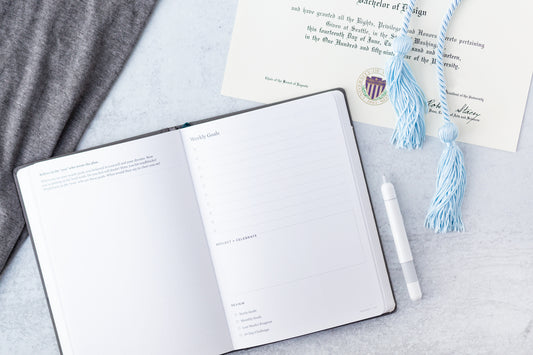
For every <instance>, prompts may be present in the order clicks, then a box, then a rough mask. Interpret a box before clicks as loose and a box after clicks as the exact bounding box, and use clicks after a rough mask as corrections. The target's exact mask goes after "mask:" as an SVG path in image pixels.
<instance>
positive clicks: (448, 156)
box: [425, 122, 466, 233]
mask: <svg viewBox="0 0 533 355" xmlns="http://www.w3.org/2000/svg"><path fill="white" fill-rule="evenodd" d="M457 134H458V130H457V126H455V124H453V123H451V122H447V123H446V124H445V125H443V126H442V127H441V128H440V129H439V137H440V139H441V140H442V142H444V143H446V145H447V146H446V148H445V149H444V152H443V153H442V155H441V158H440V161H439V166H438V169H437V189H436V192H435V196H434V197H433V201H432V203H431V206H430V208H429V211H428V214H427V216H426V223H425V224H426V228H429V229H433V230H434V231H435V233H446V232H462V231H464V226H463V221H462V219H461V205H462V203H463V196H464V193H465V186H466V170H465V165H464V158H463V152H461V149H459V147H458V146H457V145H456V144H455V139H456V138H457Z"/></svg>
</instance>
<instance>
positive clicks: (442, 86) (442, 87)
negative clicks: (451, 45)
mask: <svg viewBox="0 0 533 355" xmlns="http://www.w3.org/2000/svg"><path fill="white" fill-rule="evenodd" d="M460 3H461V0H452V3H451V4H450V8H449V9H448V11H447V12H446V14H445V15H444V18H443V20H442V26H441V28H440V32H439V37H438V39H437V53H436V57H437V58H436V62H437V63H436V64H437V80H438V83H439V100H440V105H441V110H442V116H443V118H444V120H445V121H446V122H450V111H449V109H448V99H447V97H446V80H445V79H444V60H443V57H444V55H443V53H444V42H445V41H446V32H448V25H449V23H450V20H451V18H452V16H453V13H454V12H455V9H456V8H457V6H459V4H460Z"/></svg>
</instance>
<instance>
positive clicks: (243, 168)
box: [181, 92, 383, 348]
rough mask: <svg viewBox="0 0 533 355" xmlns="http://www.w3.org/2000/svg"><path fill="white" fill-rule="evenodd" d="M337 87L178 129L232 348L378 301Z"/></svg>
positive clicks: (351, 316) (364, 311)
mask: <svg viewBox="0 0 533 355" xmlns="http://www.w3.org/2000/svg"><path fill="white" fill-rule="evenodd" d="M337 96H338V92H337V93H336V94H335V93H332V92H329V93H325V94H321V95H317V96H312V97H309V98H305V99H301V100H296V101H292V102H288V103H285V104H281V105H276V106H271V107H268V108H265V109H262V110H257V111H252V112H248V113H244V114H240V115H237V116H233V117H229V118H224V119H221V120H215V121H211V122H208V123H204V124H201V125H197V126H192V127H188V128H185V129H182V130H181V131H182V135H183V141H184V145H185V147H186V151H187V156H188V158H189V162H190V166H191V173H192V175H193V178H194V179H193V181H194V184H195V188H196V192H197V196H198V200H199V205H200V210H201V213H202V217H203V220H204V226H205V229H206V234H207V237H208V243H209V246H210V250H211V255H212V258H213V262H214V265H215V270H216V274H217V279H218V282H219V287H220V290H221V293H222V298H223V302H224V306H225V309H226V317H227V318H228V322H229V324H230V330H231V333H232V338H233V342H234V346H235V347H236V348H242V347H247V346H253V345H258V344H261V343H267V342H271V341H276V340H280V339H284V338H288V337H293V336H297V335H300V334H305V333H309V332H312V331H317V330H321V329H325V328H328V327H332V326H337V325H340V324H345V323H349V322H352V321H355V320H358V319H362V318H366V317H368V315H369V314H371V315H377V314H380V313H381V312H382V311H383V304H382V299H381V294H380V291H379V285H378V284H379V282H378V276H377V275H376V271H375V267H374V265H373V259H372V255H371V252H370V247H369V243H368V232H367V229H366V228H367V227H366V225H365V220H364V213H363V211H361V207H360V206H361V204H360V203H359V202H360V201H359V196H358V192H357V189H356V187H355V184H354V177H353V172H352V167H351V164H350V157H349V155H348V152H347V148H346V143H345V138H344V136H343V128H342V127H341V121H342V124H345V125H346V124H347V125H349V119H348V117H347V116H344V115H343V116H342V117H340V116H339V111H338V109H337V100H336V97H337ZM341 96H342V95H341ZM350 143H351V144H353V145H355V142H354V141H352V142H350ZM363 183H364V181H363ZM311 310H312V311H311Z"/></svg>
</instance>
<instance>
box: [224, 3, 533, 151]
mask: <svg viewBox="0 0 533 355" xmlns="http://www.w3.org/2000/svg"><path fill="white" fill-rule="evenodd" d="M448 5H449V1H447V0H442V1H429V0H419V1H418V2H417V7H416V8H415V9H414V13H413V17H412V19H411V24H410V28H409V35H410V36H411V37H412V38H413V48H412V50H411V51H410V52H409V53H408V54H407V56H406V59H407V62H408V63H409V64H410V65H411V67H412V69H413V73H414V75H415V77H416V78H417V80H418V82H419V84H420V86H421V87H422V89H423V90H424V93H425V94H426V97H427V99H428V108H429V112H428V115H427V116H426V128H427V129H426V131H427V134H429V135H432V136H437V130H438V128H439V127H440V125H441V112H440V103H439V100H438V89H437V82H436V74H435V48H436V45H437V43H436V42H437V34H438V31H439V28H440V24H441V21H442V17H443V16H444V13H445V12H446V10H447V7H448ZM406 6H407V5H406V4H404V3H403V2H398V1H393V0H329V1H320V0H299V1H298V0H292V1H287V0H269V1H253V0H240V1H239V6H238V9H237V15H236V19H235V28H234V31H233V37H232V43H231V47H230V51H229V54H228V60H227V65H226V72H225V76H224V83H223V86H222V94H224V95H227V96H233V97H238V98H242V99H247V100H251V101H256V102H262V103H270V102H274V101H279V100H283V99H287V98H289V97H294V96H300V95H304V94H308V93H312V92H316V91H320V90H326V89H330V88H332V87H342V88H344V89H345V90H346V92H347V96H348V102H349V105H350V109H351V112H352V117H353V119H354V121H358V122H363V123H369V124H374V125H378V126H382V127H390V128H392V127H394V125H395V122H396V117H395V115H394V112H393V108H392V106H391V104H390V102H389V101H388V96H387V90H386V81H385V76H384V67H385V65H386V62H387V60H388V59H389V58H390V57H391V56H392V55H393V53H392V40H393V39H394V38H395V36H396V35H397V33H398V31H399V27H400V25H401V23H402V18H403V15H404V12H405V8H406ZM531 13H533V2H529V1H515V2H512V3H509V4H507V3H502V2H494V1H483V0H468V1H464V2H463V3H462V4H461V5H460V7H459V8H458V10H457V12H456V14H455V15H454V18H453V19H452V22H451V23H450V27H449V29H448V35H447V38H446V48H445V55H444V57H445V58H444V66H445V68H444V70H445V76H446V81H447V88H448V103H449V107H450V113H451V116H452V119H453V120H454V122H455V123H456V124H457V126H458V127H459V132H460V133H459V137H458V140H459V141H462V142H467V143H472V144H477V145H481V146H485V147H491V148H495V149H501V150H506V151H516V147H517V144H518V137H519V134H520V127H521V125H522V118H523V114H524V110H525V105H526V101H527V96H528V90H529V85H530V81H531V74H532V72H533V70H532V69H533V68H532V67H533V50H532V47H531V46H530V45H529V44H528V43H529V35H530V31H528V30H527V28H526V27H527V26H526V24H527V23H529V21H530V18H529V17H530V14H531Z"/></svg>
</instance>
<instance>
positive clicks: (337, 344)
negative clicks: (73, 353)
mask: <svg viewBox="0 0 533 355" xmlns="http://www.w3.org/2000/svg"><path fill="white" fill-rule="evenodd" d="M236 6H237V0H225V1H222V2H213V1H206V0H194V1H193V0H182V1H179V2H178V1H172V0H161V1H160V3H159V5H158V7H157V8H156V11H155V13H154V16H153V17H152V19H151V21H150V23H149V25H148V28H147V29H146V31H145V33H144V35H143V37H142V39H141V41H140V43H139V45H138V47H137V48H136V50H135V52H134V54H133V56H132V58H131V60H130V61H129V63H128V65H127V67H126V68H125V70H124V72H123V73H122V75H121V77H120V79H119V81H118V82H117V84H116V85H115V86H114V88H113V90H112V92H111V94H110V96H109V97H108V98H107V100H106V102H105V104H104V105H103V107H102V108H101V110H100V111H99V113H98V115H97V117H96V119H95V120H94V122H93V124H92V125H91V127H90V129H89V130H88V131H87V133H86V135H85V136H84V139H83V141H82V143H81V146H80V147H90V146H94V145H97V144H101V143H106V142H111V141H113V140H117V139H120V138H126V137H130V136H133V135H137V134H141V133H145V132H149V131H153V130H156V129H159V128H164V127H168V126H172V125H177V124H180V123H183V122H186V121H193V120H196V119H201V118H205V117H210V116H214V115H218V114H222V113H227V112H231V111H234V110H237V109H243V108H248V107H253V106H255V105H256V104H254V103H251V102H245V101H241V100H235V99H232V98H228V97H223V96H221V95H220V87H221V84H222V78H223V71H224V65H225V60H226V54H227V51H228V48H229V41H230V38H231V31H232V26H233V19H234V14H235V9H236ZM487 80H490V78H487ZM532 97H533V95H531V96H530V102H531V101H532V100H533V98H532ZM502 122H505V117H502ZM355 127H356V135H357V139H358V142H359V147H360V150H361V157H362V160H363V164H364V168H365V171H366V174H367V179H368V184H369V188H370V193H371V197H372V200H373V202H374V206H375V213H376V218H377V223H378V226H379V230H380V233H381V236H382V243H383V247H384V251H385V255H386V259H387V262H388V265H389V269H390V275H391V279H392V284H393V287H394V292H395V295H396V300H397V304H398V306H397V310H396V312H395V313H393V314H391V315H388V316H384V317H380V318H377V319H373V320H368V321H364V322H361V323H357V324H352V325H347V326H343V327H339V328H336V329H332V330H327V331H323V332H319V333H316V334H312V335H308V336H303V337H300V338H296V339H292V340H288V341H283V342H279V343H275V344H271V345H267V346H263V347H258V348H254V349H251V350H248V351H245V352H243V353H250V354H266V353H285V354H315V353H317V354H329V353H339V354H343V353H359V354H367V353H377V354H387V353H394V354H404V353H405V354H419V353H436V354H449V353H483V354H485V353H495V354H501V353H512V354H528V353H533V302H532V301H533V213H532V212H533V202H532V201H533V184H531V177H532V176H533V104H530V105H529V108H528V109H527V112H526V116H525V119H524V123H523V127H522V133H521V136H520V143H519V146H518V152H517V153H505V152H500V151H495V150H491V149H486V148H480V147H476V146H471V145H461V146H462V148H463V151H464V153H465V158H466V164H467V172H468V181H469V183H468V189H467V193H466V199H465V202H464V206H463V213H464V220H465V224H466V228H467V232H465V233H462V234H449V235H434V234H433V233H431V232H430V231H428V230H426V229H425V228H424V227H423V220H424V216H425V212H426V208H427V206H428V204H429V201H430V198H431V196H432V194H433V191H434V180H435V169H436V162H437V160H438V157H439V155H440V153H441V151H442V146H441V144H440V142H439V141H438V140H436V139H434V138H429V140H428V142H427V144H426V146H425V148H424V149H423V150H422V151H418V152H410V153H407V152H403V151H397V150H395V149H393V148H391V146H390V145H389V144H388V140H389V136H390V134H391V130H389V129H384V128H377V127H373V126H368V125H364V124H356V125H355ZM383 173H385V174H386V175H388V176H389V178H390V179H391V180H392V181H393V182H394V183H395V184H396V189H397V193H398V197H399V201H400V205H401V207H402V209H403V213H404V217H405V223H406V228H407V231H408V234H409V237H410V240H411V245H412V248H413V254H414V257H415V263H416V266H417V269H418V273H419V278H420V282H421V285H422V290H423V292H424V298H423V299H422V300H421V301H420V302H417V303H414V302H411V301H410V300H409V298H408V296H407V290H406V287H405V283H404V281H403V277H402V274H401V269H400V266H399V264H398V261H397V257H396V254H395V250H394V246H393V242H392V239H391V235H390V231H389V228H388V224H387V220H386V215H385V211H384V206H383V204H382V202H381V200H380V192H379V184H380V176H381V174H383ZM57 353H58V347H57V345H56V340H55V337H54V331H53V328H52V323H51V320H50V316H49V314H48V309H47V305H46V299H45V297H44V293H43V289H42V286H41V282H40V279H39V273H38V269H37V266H36V262H35V258H34V255H33V251H32V248H31V243H30V242H29V240H26V241H25V242H24V243H23V244H22V246H21V247H20V249H19V250H18V252H17V253H16V254H15V256H14V258H13V259H12V260H11V262H10V264H9V265H8V267H7V269H6V270H5V272H4V273H3V274H2V275H1V278H0V354H57Z"/></svg>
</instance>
